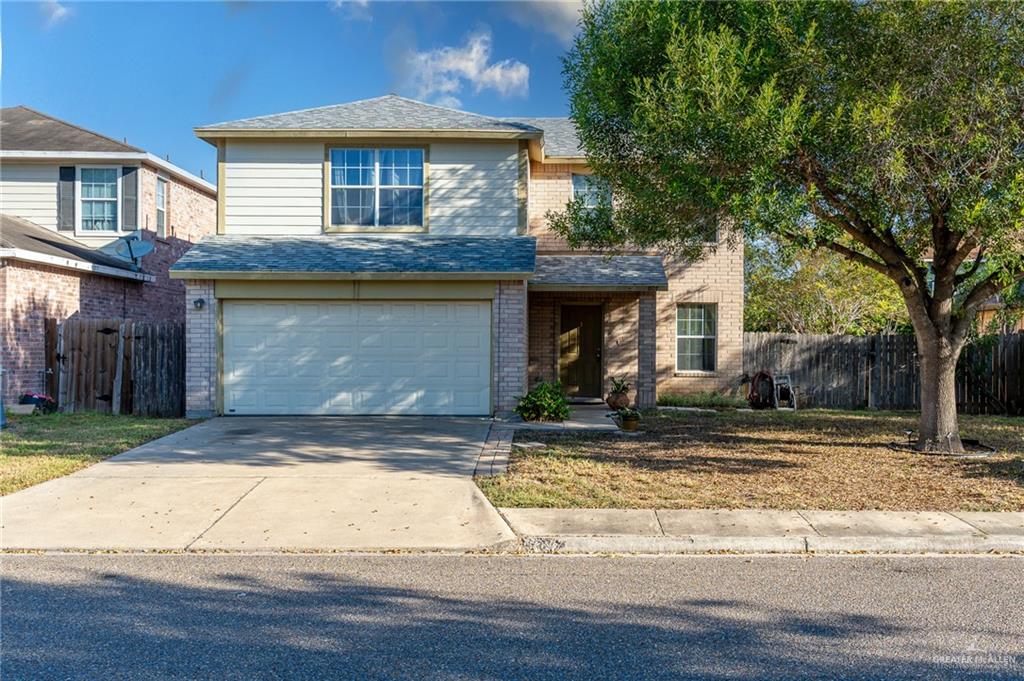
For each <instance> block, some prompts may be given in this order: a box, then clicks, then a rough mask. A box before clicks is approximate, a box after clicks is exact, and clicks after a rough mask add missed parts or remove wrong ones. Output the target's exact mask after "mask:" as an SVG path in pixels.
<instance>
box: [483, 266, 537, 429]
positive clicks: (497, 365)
mask: <svg viewBox="0 0 1024 681" xmlns="http://www.w3.org/2000/svg"><path fill="white" fill-rule="evenodd" d="M491 329H492V333H491V345H492V348H493V351H492V353H491V354H492V357H493V360H492V366H491V373H492V376H493V380H492V385H493V392H494V394H493V396H492V398H491V400H492V402H493V403H494V411H495V412H496V413H499V414H505V413H508V412H511V411H512V409H513V408H514V407H515V406H516V401H517V398H518V397H520V396H521V395H523V394H524V393H525V392H526V375H527V362H528V360H527V337H526V329H527V309H526V285H525V283H524V282H522V281H499V282H498V284H497V286H496V287H495V291H494V300H493V301H492V303H491Z"/></svg>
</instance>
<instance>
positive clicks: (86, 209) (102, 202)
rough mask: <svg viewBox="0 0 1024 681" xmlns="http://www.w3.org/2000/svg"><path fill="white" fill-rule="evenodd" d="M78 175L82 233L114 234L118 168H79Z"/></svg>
mask: <svg viewBox="0 0 1024 681" xmlns="http://www.w3.org/2000/svg"><path fill="white" fill-rule="evenodd" d="M79 173H80V174H79V178H78V179H79V206H80V209H81V210H80V214H81V216H82V226H81V228H82V231H85V232H116V231H117V200H118V195H117V178H118V175H119V174H120V168H81V169H80V170H79Z"/></svg>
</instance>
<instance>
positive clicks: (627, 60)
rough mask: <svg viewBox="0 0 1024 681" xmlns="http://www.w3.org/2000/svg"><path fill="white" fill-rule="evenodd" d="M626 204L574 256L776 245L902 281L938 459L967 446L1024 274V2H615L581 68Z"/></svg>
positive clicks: (587, 135)
mask: <svg viewBox="0 0 1024 681" xmlns="http://www.w3.org/2000/svg"><path fill="white" fill-rule="evenodd" d="M565 78H566V85H567V89H568V90H569V93H570V95H571V107H572V117H573V120H574V121H575V122H576V125H577V127H578V129H579V133H580V139H581V143H582V146H583V149H584V151H585V153H586V156H587V158H588V160H589V163H590V165H591V166H592V167H593V169H594V171H595V172H596V173H598V174H599V175H601V176H602V177H603V178H604V179H605V180H607V181H608V182H609V183H610V185H611V188H612V196H614V200H613V201H609V202H608V203H607V204H606V205H603V206H601V207H600V208H598V209H587V208H586V207H585V206H583V205H581V203H580V202H574V203H571V204H570V205H569V206H568V208H567V210H566V211H565V212H564V213H562V214H560V215H557V216H554V217H555V219H554V225H555V227H556V229H558V230H559V231H560V232H562V233H563V234H564V235H565V236H566V237H567V238H568V239H569V240H570V242H571V243H573V244H575V245H587V246H596V247H604V248H661V249H666V250H670V251H674V252H677V253H681V254H686V255H689V256H692V257H695V258H696V257H700V256H701V255H702V254H703V253H705V252H706V249H707V244H706V242H707V240H708V237H709V236H710V235H711V234H712V233H713V230H714V229H716V228H717V229H721V230H726V239H725V240H726V241H728V240H731V241H732V242H733V243H739V242H740V240H741V239H742V238H743V237H744V236H746V237H748V238H749V237H757V236H758V235H768V236H771V237H773V238H781V239H785V240H788V241H789V242H791V243H796V244H799V245H801V246H803V247H810V248H823V249H829V250H830V251H832V252H834V253H837V254H840V255H842V256H843V257H845V258H849V259H850V260H853V261H855V262H857V263H859V264H860V265H862V266H864V267H868V268H870V269H872V270H874V271H876V272H878V273H880V274H882V275H884V276H886V277H888V278H889V279H891V280H892V281H893V282H895V284H896V286H897V287H898V288H899V292H900V295H901V297H902V299H903V301H904V303H905V304H906V307H907V311H908V314H909V316H910V320H911V323H912V324H913V327H914V331H915V335H916V337H917V343H918V349H919V357H920V363H921V379H922V386H921V388H922V389H921V403H922V405H923V406H922V413H921V422H920V446H921V447H922V448H926V447H931V448H937V449H942V450H946V449H947V448H952V449H953V450H954V451H957V450H960V449H961V443H960V436H959V429H958V424H957V414H956V399H955V390H954V384H955V368H956V363H957V359H958V357H959V355H960V351H961V349H962V348H963V346H964V344H965V342H966V340H967V338H968V334H969V331H970V330H971V328H972V324H973V321H974V318H975V316H976V311H977V309H978V307H979V306H980V305H981V304H982V303H983V302H984V301H985V300H986V299H988V298H990V297H991V296H992V295H993V294H995V293H997V292H999V291H1001V290H1003V289H1005V288H1007V287H1009V286H1010V285H1011V284H1012V283H1013V282H1015V281H1018V280H1020V279H1021V278H1024V237H1022V234H1024V232H1022V226H1024V220H1022V207H1024V158H1022V149H1024V147H1022V143H1024V4H1020V3H1010V2H1005V3H984V2H970V3H955V2H949V3H946V2H905V3H904V2H900V3H897V2H879V3H875V2H856V1H848V2H821V3H818V2H758V1H755V2H688V3H679V2H659V3H653V2H652V3H648V2H630V1H627V0H624V1H621V2H614V1H610V0H606V1H599V2H597V3H596V4H590V5H588V6H587V7H585V9H584V11H583V15H582V20H581V27H580V32H579V33H578V35H577V38H576V41H575V44H574V46H573V48H572V49H571V50H570V52H569V54H568V56H567V57H566V60H565Z"/></svg>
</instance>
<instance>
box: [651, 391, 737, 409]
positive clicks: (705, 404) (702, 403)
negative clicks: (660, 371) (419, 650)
mask: <svg viewBox="0 0 1024 681" xmlns="http://www.w3.org/2000/svg"><path fill="white" fill-rule="evenodd" d="M658 406H659V407H695V408H699V409H739V408H742V407H746V406H748V405H747V401H746V400H743V399H740V398H738V397H730V396H729V395H722V394H719V393H715V392H702V393H692V394H688V395H674V394H671V393H669V394H662V395H658Z"/></svg>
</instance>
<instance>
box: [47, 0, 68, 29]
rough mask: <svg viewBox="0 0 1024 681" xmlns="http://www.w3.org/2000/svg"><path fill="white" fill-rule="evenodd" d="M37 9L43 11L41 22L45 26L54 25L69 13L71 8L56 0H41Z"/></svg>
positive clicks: (50, 26)
mask: <svg viewBox="0 0 1024 681" xmlns="http://www.w3.org/2000/svg"><path fill="white" fill-rule="evenodd" d="M39 9H40V10H41V11H42V13H43V23H44V25H45V26H46V28H52V27H54V26H56V25H57V24H59V23H60V22H62V21H64V20H65V19H67V18H68V15H69V14H71V10H69V9H68V8H67V7H65V6H64V5H62V4H60V3H59V2H57V0H42V2H40V3H39Z"/></svg>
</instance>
